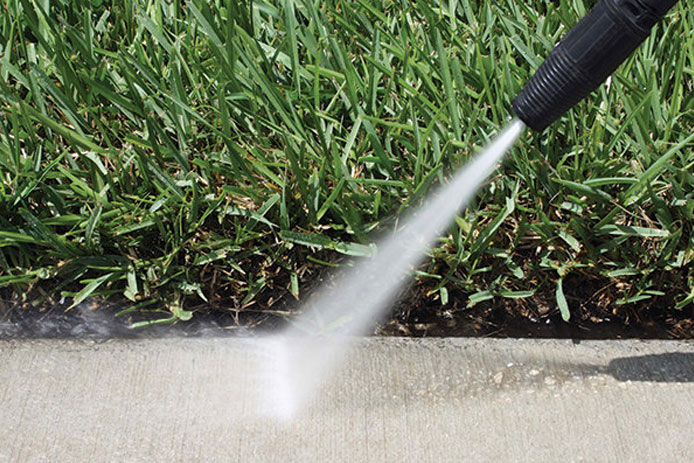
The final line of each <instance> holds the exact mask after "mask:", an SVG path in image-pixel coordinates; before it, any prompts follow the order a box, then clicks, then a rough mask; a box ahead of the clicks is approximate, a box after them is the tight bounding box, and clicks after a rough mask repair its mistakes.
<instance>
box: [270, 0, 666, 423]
mask: <svg viewBox="0 0 694 463" xmlns="http://www.w3.org/2000/svg"><path fill="white" fill-rule="evenodd" d="M675 3H677V0H601V1H600V3H598V4H597V5H596V6H595V7H594V8H593V10H591V11H590V13H588V15H586V16H585V17H584V18H583V19H582V20H581V21H580V22H579V23H578V24H577V25H576V26H575V27H574V28H573V29H572V30H571V31H570V32H569V33H568V34H567V36H566V37H565V38H564V40H562V41H561V42H560V43H559V45H557V46H556V48H555V49H554V50H553V51H552V52H551V53H550V54H549V57H548V58H547V60H546V61H545V62H544V63H543V64H542V66H540V68H539V70H538V71H537V73H536V74H535V75H534V76H533V77H532V79H531V80H530V81H529V82H528V84H527V85H526V86H525V88H523V90H522V91H521V93H520V94H519V95H518V96H517V97H516V98H515V100H514V101H513V110H514V112H515V113H516V115H517V117H518V118H517V119H515V120H514V121H512V122H511V124H510V125H509V126H508V127H507V128H506V129H505V130H503V131H502V132H501V133H500V134H499V135H498V136H497V137H496V138H495V139H494V140H492V141H491V143H490V144H489V146H488V147H487V148H486V149H485V150H483V151H482V152H481V153H480V154H478V155H477V156H475V157H474V158H473V159H472V160H471V161H470V162H468V164H467V165H466V166H464V167H463V168H462V169H460V170H459V171H458V172H456V173H455V174H454V176H453V177H452V179H451V180H450V181H449V182H448V184H446V185H443V186H441V187H440V188H439V189H438V190H437V191H435V192H434V193H433V194H431V195H429V198H428V199H427V200H426V201H425V202H424V204H422V205H421V206H420V207H419V208H417V209H416V210H414V211H412V212H410V213H409V214H408V216H407V217H406V218H405V219H403V220H402V221H401V226H399V227H398V229H397V230H395V231H394V232H392V233H391V234H390V235H389V236H386V237H385V238H384V239H383V240H382V241H381V242H380V243H379V245H378V253H377V255H376V256H375V257H372V258H370V259H368V260H364V261H361V262H358V263H356V265H355V266H354V267H353V268H351V269H349V270H348V271H347V273H346V275H345V276H344V277H342V278H340V279H338V281H337V282H336V284H335V285H333V286H332V287H323V288H322V290H320V291H319V292H318V293H317V294H316V295H314V296H313V297H312V298H310V299H309V301H308V303H307V304H306V305H305V306H304V311H303V313H302V314H301V315H300V316H299V317H298V318H297V319H295V320H294V321H293V322H292V323H293V326H291V327H290V328H289V329H287V330H286V331H285V332H283V333H280V334H278V335H276V336H274V337H273V338H272V339H270V340H269V342H268V343H267V344H266V351H265V352H264V353H263V355H264V358H265V359H266V361H265V362H264V365H265V367H266V371H265V372H264V374H263V375H261V376H262V377H263V378H265V379H266V380H267V383H266V384H265V386H264V387H265V389H266V393H267V394H266V395H265V396H264V400H265V402H266V403H265V404H264V406H265V408H266V409H268V408H269V410H270V411H271V413H272V414H274V415H275V416H276V417H283V418H291V417H292V416H293V415H294V413H295V412H297V411H299V410H300V409H302V408H303V407H304V405H305V404H306V403H307V402H309V401H310V398H311V396H312V395H313V393H314V392H315V391H316V389H317V388H318V387H319V386H320V385H321V384H322V382H323V381H324V380H325V379H326V378H327V377H329V376H330V372H331V370H332V369H333V368H334V367H335V366H336V365H337V364H339V362H340V360H341V359H342V357H344V356H345V355H346V352H347V351H348V349H349V347H350V345H351V339H350V338H353V337H354V336H361V335H364V334H367V332H368V330H369V329H370V327H371V326H373V323H374V320H376V319H378V318H379V317H380V316H382V315H383V314H384V313H385V312H386V309H387V308H388V307H389V305H390V303H391V301H392V299H393V298H394V297H395V296H396V294H397V291H398V289H400V288H401V287H402V286H403V285H404V284H405V282H406V279H407V278H406V277H407V276H408V275H409V274H410V273H411V272H412V271H413V270H414V269H415V268H416V267H417V266H418V265H419V264H420V263H421V261H422V260H423V258H424V256H425V255H426V250H427V249H428V248H429V247H430V246H431V245H432V244H434V242H435V240H436V239H437V237H438V236H440V235H441V233H443V232H444V231H445V229H446V227H447V226H448V224H449V223H450V222H451V221H452V220H453V218H454V217H455V215H456V214H457V213H458V212H459V211H460V210H461V209H462V208H464V207H465V206H466V205H467V202H468V201H469V200H471V199H472V198H473V196H474V194H475V192H476V191H477V190H478V189H479V188H480V187H481V186H482V184H483V183H484V181H485V180H486V178H487V177H488V176H489V175H490V174H491V173H492V171H493V170H494V168H495V167H496V165H497V163H498V162H500V161H501V159H502V158H503V156H504V155H505V154H506V152H507V151H508V150H509V149H510V148H511V147H512V146H513V144H514V143H515V141H516V140H517V139H518V137H519V136H520V135H521V133H522V131H523V129H524V127H525V126H528V127H530V128H531V129H534V130H536V131H542V130H544V129H545V128H547V127H548V126H549V125H551V124H552V123H553V122H554V121H556V120H557V119H558V118H559V117H561V116H562V115H563V114H564V113H565V112H567V111H568V110H569V109H571V108H572V107H573V106H574V105H575V104H576V103H578V102H579V101H580V100H582V99H583V98H584V97H586V96H587V95H588V94H590V93H591V92H592V91H594V90H595V89H597V88H598V86H600V84H601V83H602V82H604V81H605V80H606V79H607V77H608V76H609V75H610V74H612V73H613V72H614V71H615V70H616V69H617V67H618V66H619V65H620V64H621V63H622V62H623V61H624V60H625V59H627V58H628V57H629V56H630V55H631V53H632V52H633V51H634V50H635V49H636V48H637V47H638V46H639V45H640V44H641V43H642V42H643V41H644V40H645V39H646V38H647V37H648V36H649V34H650V31H651V29H652V28H653V26H654V25H655V24H656V23H657V22H658V21H659V20H660V19H661V18H662V17H663V16H664V15H665V14H666V13H667V12H668V11H669V10H670V8H672V7H673V6H674V5H675Z"/></svg>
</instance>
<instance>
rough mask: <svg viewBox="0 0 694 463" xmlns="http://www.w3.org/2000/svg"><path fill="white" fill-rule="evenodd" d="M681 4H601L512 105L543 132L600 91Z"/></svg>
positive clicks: (612, 0) (653, 0)
mask: <svg viewBox="0 0 694 463" xmlns="http://www.w3.org/2000/svg"><path fill="white" fill-rule="evenodd" d="M675 3H677V0H601V1H600V2H599V3H598V4H597V5H596V6H595V7H594V8H593V9H592V10H591V11H590V13H588V14H587V15H586V16H585V17H584V18H583V19H582V20H581V21H580V22H579V23H578V24H576V26H575V27H574V28H573V29H571V31H570V32H569V33H568V34H567V35H566V37H565V38H564V39H563V40H562V41H561V42H560V43H559V45H557V46H556V48H554V50H552V52H551V53H550V55H549V57H547V59H546V60H545V62H544V63H543V64H542V66H540V68H539V69H538V71H537V73H535V75H534V76H533V77H532V79H530V82H528V84H527V85H526V86H525V88H524V89H523V90H522V91H521V93H520V94H519V95H518V96H517V97H516V99H515V100H514V101H513V110H514V111H515V113H516V115H517V116H518V117H519V118H520V119H521V120H522V121H523V122H525V124H526V125H527V126H528V127H530V128H532V129H535V130H537V131H542V130H544V129H545V128H547V126H549V125H550V124H552V123H553V122H554V121H556V120H557V119H559V118H560V117H561V116H562V115H563V114H564V113H565V112H567V111H568V110H569V109H571V108H572V107H573V106H574V105H575V104H576V103H578V102H579V101H581V100H582V99H583V98H585V97H586V96H588V94H590V93H591V92H592V91H593V90H595V89H597V88H598V87H599V86H600V84H602V83H603V82H604V81H605V79H607V77H608V76H609V75H610V74H612V73H613V72H614V71H615V70H616V69H617V68H618V67H619V65H620V64H622V62H623V61H624V60H626V59H627V58H628V57H629V55H631V54H632V52H633V51H634V50H635V49H636V48H637V47H638V46H639V45H640V44H641V43H642V42H643V41H644V40H646V38H647V37H648V36H649V35H650V32H651V29H652V28H653V26H655V24H656V23H657V22H658V21H659V20H660V19H661V18H662V17H663V16H665V14H666V13H667V12H668V11H669V10H670V9H671V8H672V7H673V6H674V5H675Z"/></svg>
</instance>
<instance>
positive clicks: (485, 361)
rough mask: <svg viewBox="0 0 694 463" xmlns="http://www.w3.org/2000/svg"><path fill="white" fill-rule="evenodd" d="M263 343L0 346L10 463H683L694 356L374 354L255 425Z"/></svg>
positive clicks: (421, 350)
mask: <svg viewBox="0 0 694 463" xmlns="http://www.w3.org/2000/svg"><path fill="white" fill-rule="evenodd" d="M254 343H255V341H244V340H238V339H160V340H137V341H108V342H103V343H96V342H88V341H48V340H40V341H2V342H0V404H2V406H1V407H0V426H1V429H2V432H0V460H1V461H17V462H25V461H90V462H91V461H166V462H174V461H224V462H226V461H239V462H252V461H281V462H285V461H297V462H299V461H300V462H304V461H306V462H309V461H317V462H323V461H325V462H328V461H330V462H332V461H336V462H339V461H348V462H362V461H388V462H391V461H392V462H396V461H417V462H443V461H451V462H458V461H495V462H496V461H559V460H562V461H615V462H617V461H619V462H624V461H687V460H691V459H692V455H693V454H694V442H693V441H692V438H691V433H692V429H694V345H693V344H691V343H684V342H638V341H636V342H632V341H628V342H627V341H622V342H581V343H580V344H578V345H577V344H574V343H572V342H571V341H549V340H548V341H542V340H533V341H531V340H463V339H452V340H403V339H392V338H391V339H365V340H361V341H359V342H358V343H357V345H356V346H355V347H354V349H353V350H352V352H351V355H350V359H351V360H350V361H349V362H348V364H346V365H344V366H343V368H341V369H340V370H339V371H337V372H336V374H335V375H334V376H333V377H332V379H331V380H330V381H327V382H326V383H325V384H324V387H323V390H322V392H321V393H320V394H319V395H317V396H316V397H315V399H314V400H313V402H312V403H311V405H310V407H309V408H308V409H307V410H305V411H304V412H303V413H301V414H300V415H299V416H297V417H295V418H294V419H291V420H286V421H283V420H278V419H276V418H273V417H271V416H267V415H264V414H259V413H258V411H257V402H258V399H259V398H261V397H263V395H262V394H261V392H260V389H261V387H262V386H261V382H262V381H259V380H258V378H256V377H255V375H256V374H257V373H256V372H255V369H254V365H255V364H257V363H258V361H259V357H262V355H259V354H258V349H257V346H255V347H254Z"/></svg>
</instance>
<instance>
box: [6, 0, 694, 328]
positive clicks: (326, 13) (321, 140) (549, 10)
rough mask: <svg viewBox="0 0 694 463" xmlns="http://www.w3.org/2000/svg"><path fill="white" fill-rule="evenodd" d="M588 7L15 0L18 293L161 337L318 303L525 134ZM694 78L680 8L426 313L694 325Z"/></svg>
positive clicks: (9, 280)
mask: <svg viewBox="0 0 694 463" xmlns="http://www.w3.org/2000/svg"><path fill="white" fill-rule="evenodd" d="M589 7H590V5H589V4H588V2H584V1H581V0H571V1H569V0H562V1H559V2H553V3H550V2H540V1H531V2H522V1H518V0H500V1H489V0H485V1H479V2H468V1H457V0H451V1H448V2H414V3H413V2H407V1H391V0H358V1H354V2H352V1H350V2H346V1H340V0H321V1H310V0H277V1H270V2H264V1H250V2H248V1H234V0H214V1H209V2H208V1H201V0H189V1H187V2H181V1H180V0H172V1H169V2H163V1H160V0H123V1H121V2H114V4H113V5H110V4H109V3H108V2H103V1H101V0H91V1H87V0H70V1H68V0H37V1H34V0H4V1H3V2H2V3H0V268H1V269H2V270H1V272H0V285H2V286H3V287H6V288H8V289H9V291H11V292H13V293H15V294H17V295H23V296H22V297H25V298H27V297H28V298H30V299H31V302H32V303H34V304H42V303H45V302H46V301H49V300H51V299H54V298H58V297H60V296H65V297H68V298H72V299H71V301H72V305H73V306H74V305H76V304H78V303H80V302H81V301H83V300H85V299H87V298H89V297H94V296H102V297H121V296H123V297H125V298H127V299H128V300H130V301H131V302H132V305H133V306H132V307H131V308H130V309H128V310H127V311H126V312H128V311H153V312H152V313H150V314H149V315H148V316H149V317H150V318H151V319H153V320H155V321H156V322H171V321H176V320H187V319H189V318H190V317H191V316H192V310H193V309H195V308H197V307H202V306H205V307H213V308H218V309H220V310H226V311H230V312H232V313H235V314H238V313H242V312H244V311H249V310H267V309H269V308H271V307H272V306H273V304H274V303H275V302H276V301H277V300H281V299H286V298H287V297H291V296H290V295H293V296H294V297H295V298H298V299H301V297H302V295H304V294H305V292H306V290H305V289H306V285H307V284H308V283H309V282H310V280H311V279H312V278H313V275H315V272H316V271H317V270H319V269H321V268H326V269H329V268H331V267H332V266H334V265H340V264H339V260H338V259H336V257H338V256H340V255H349V256H364V255H368V254H369V253H370V252H371V248H370V246H369V239H370V238H369V237H370V233H371V232H372V231H374V230H383V229H387V228H388V226H389V225H388V224H389V223H390V222H389V218H391V217H393V216H394V215H396V214H398V213H399V212H401V211H402V210H403V209H404V208H406V207H407V206H409V205H411V204H414V203H416V202H417V200H418V199H419V198H421V197H422V195H424V194H425V193H426V191H427V190H428V188H429V187H430V186H431V185H432V184H434V183H437V182H440V181H442V180H444V179H445V178H446V176H447V174H448V173H449V172H450V171H451V170H452V169H454V168H455V167H456V166H458V165H460V164H461V163H463V162H464V161H465V160H466V159H467V158H468V156H469V155H470V154H471V153H473V152H474V151H475V150H476V149H478V148H479V147H480V146H482V145H483V144H484V143H485V142H486V140H488V139H489V138H490V137H491V136H492V135H493V134H494V133H495V132H496V131H497V130H499V128H500V127H502V126H504V125H505V124H506V122H507V120H508V117H509V108H510V101H511V100H512V98H513V97H514V96H515V95H516V93H517V92H518V91H519V90H520V89H521V87H522V85H523V84H524V82H526V81H527V80H528V78H529V77H530V75H531V74H532V72H533V70H534V69H536V68H537V66H538V65H539V64H540V62H541V60H542V57H543V56H545V55H546V54H547V53H548V51H549V50H550V49H551V47H552V46H553V44H555V43H556V42H557V41H558V40H559V38H560V37H561V36H562V35H563V34H564V33H565V32H566V31H567V29H568V28H570V27H571V26H572V25H573V24H574V23H575V22H576V21H577V20H578V19H579V18H580V17H581V16H582V15H583V14H584V13H585V12H586V10H587V9H588V8H589ZM693 80H694V11H692V9H691V8H687V7H686V6H685V3H684V2H680V4H679V5H678V6H677V7H675V9H674V10H673V12H671V14H670V15H669V16H668V18H667V20H666V21H665V22H664V23H662V24H661V25H659V26H658V27H657V32H656V33H655V34H653V36H652V37H651V38H649V39H648V40H647V42H646V43H645V44H644V46H642V47H641V48H640V49H639V51H638V52H637V53H636V54H635V55H634V56H633V57H632V58H630V59H629V60H628V61H627V62H626V63H625V64H624V65H623V66H622V67H621V68H620V70H619V71H618V72H617V73H616V74H615V76H613V78H612V79H611V80H610V82H609V85H604V86H602V87H601V89H600V90H599V92H598V93H596V94H595V95H593V96H591V97H590V98H589V99H588V100H587V101H586V102H584V103H581V104H580V105H579V106H577V107H576V108H575V109H574V110H573V111H571V112H570V113H569V114H568V115H566V116H565V117H564V118H562V119H561V121H559V122H558V123H557V124H556V125H554V126H553V127H552V129H551V130H550V131H547V132H546V133H544V134H533V133H529V134H527V135H526V136H525V137H524V139H523V140H522V141H521V143H519V144H518V146H517V147H516V148H515V149H514V151H513V153H512V155H511V156H510V158H509V159H508V160H507V162H505V164H504V165H503V166H502V167H501V169H500V170H499V172H498V175H496V176H495V177H494V178H493V179H491V181H490V183H489V184H488V185H487V187H485V188H484V190H483V191H482V192H480V194H479V197H478V201H477V203H476V205H473V207H471V208H470V209H469V210H468V211H465V212H462V213H461V216H460V217H459V218H458V219H457V221H456V223H455V224H453V225H452V226H451V228H450V230H449V233H448V234H447V235H446V236H443V237H442V239H441V241H440V246H438V247H437V248H436V249H433V250H432V251H431V259H430V260H429V261H428V263H427V265H426V266H425V267H423V268H421V269H420V271H419V272H418V277H417V278H418V285H417V287H418V288H419V290H420V291H421V292H422V294H423V297H425V298H428V299H430V300H432V301H436V300H438V301H440V302H441V304H443V305H444V306H452V307H454V308H456V310H464V308H465V307H469V306H473V305H475V304H478V303H480V302H483V301H488V300H495V301H497V302H498V301H500V300H509V301H513V302H514V303H515V304H516V305H517V306H518V307H520V308H522V307H523V306H524V304H525V305H528V304H532V303H535V302H534V301H536V299H537V298H538V297H540V296H541V295H546V294H551V295H552V299H553V301H554V302H553V307H554V308H556V309H557V310H559V309H560V310H561V312H562V314H563V315H564V317H565V318H567V317H569V315H571V314H574V316H585V315H586V314H588V315H590V310H591V308H590V307H591V306H590V301H591V300H592V301H593V302H595V303H596V304H597V302H596V301H597V300H598V299H600V298H601V297H602V296H604V295H609V298H608V300H607V301H606V303H607V305H608V306H609V310H611V311H619V310H622V309H621V308H622V307H630V306H633V305H634V304H638V305H639V306H651V305H653V306H656V305H658V306H660V307H663V310H667V311H677V310H683V309H685V308H686V307H691V306H690V304H691V303H692V302H693V301H694V273H693V272H692V270H691V265H690V263H691V261H692V259H693V258H694V234H692V214H693V212H694V176H693V175H692V168H693V167H694V91H693V90H694V83H693ZM587 287H594V288H597V289H596V290H595V291H594V292H592V293H591V294H584V293H582V292H581V288H587ZM36 294H38V295H39V296H35V295H36ZM449 295H456V297H455V298H453V297H452V296H449ZM601 295H602V296H601ZM584 296H585V297H584ZM581 298H583V299H584V302H585V303H580V300H581ZM596 298H597V299H596ZM600 300H603V299H600ZM603 302H605V301H603ZM553 310H554V309H553ZM158 312H165V313H163V314H158ZM615 313H616V312H615Z"/></svg>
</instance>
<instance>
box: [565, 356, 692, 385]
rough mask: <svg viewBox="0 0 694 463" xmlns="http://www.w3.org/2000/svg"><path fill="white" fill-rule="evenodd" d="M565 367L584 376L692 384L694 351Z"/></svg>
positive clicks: (567, 365) (622, 358) (623, 358)
mask: <svg viewBox="0 0 694 463" xmlns="http://www.w3.org/2000/svg"><path fill="white" fill-rule="evenodd" d="M564 368H566V370H567V371H574V372H576V373H579V374H580V375H582V376H585V377H588V376H597V375H608V376H611V377H613V378H614V379H616V380H617V381H622V382H627V381H632V382H655V383H693V382H694V352H667V353H663V354H648V355H637V356H633V357H619V358H615V359H612V360H611V361H610V363H608V364H607V366H601V365H589V364H580V363H578V364H576V363H574V364H565V365H564Z"/></svg>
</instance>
